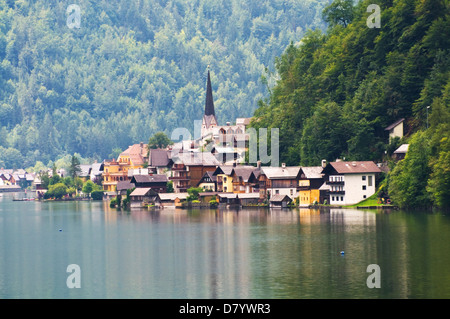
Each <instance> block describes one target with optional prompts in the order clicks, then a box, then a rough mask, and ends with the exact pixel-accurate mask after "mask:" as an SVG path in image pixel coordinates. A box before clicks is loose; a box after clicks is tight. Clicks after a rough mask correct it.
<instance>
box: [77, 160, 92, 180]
mask: <svg viewBox="0 0 450 319" xmlns="http://www.w3.org/2000/svg"><path fill="white" fill-rule="evenodd" d="M79 168H80V171H79V172H78V174H77V175H78V177H79V178H81V179H82V180H83V182H86V181H87V180H88V179H90V178H91V171H92V165H89V164H80V165H79Z"/></svg>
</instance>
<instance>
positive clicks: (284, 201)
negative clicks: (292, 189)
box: [269, 194, 292, 208]
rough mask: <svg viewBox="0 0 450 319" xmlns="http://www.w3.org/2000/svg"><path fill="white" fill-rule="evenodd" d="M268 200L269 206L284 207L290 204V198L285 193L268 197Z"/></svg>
mask: <svg viewBox="0 0 450 319" xmlns="http://www.w3.org/2000/svg"><path fill="white" fill-rule="evenodd" d="M269 202H270V207H271V208H286V207H288V206H289V205H290V204H291V202H292V198H291V197H289V196H288V195H285V194H284V195H281V194H277V195H274V196H273V197H272V198H270V201H269Z"/></svg>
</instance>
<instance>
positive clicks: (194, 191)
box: [186, 187, 203, 202]
mask: <svg viewBox="0 0 450 319" xmlns="http://www.w3.org/2000/svg"><path fill="white" fill-rule="evenodd" d="M187 192H188V194H189V196H188V197H187V198H186V200H187V201H188V202H191V201H194V200H198V194H199V193H201V192H203V189H202V188H201V187H191V188H188V190H187Z"/></svg>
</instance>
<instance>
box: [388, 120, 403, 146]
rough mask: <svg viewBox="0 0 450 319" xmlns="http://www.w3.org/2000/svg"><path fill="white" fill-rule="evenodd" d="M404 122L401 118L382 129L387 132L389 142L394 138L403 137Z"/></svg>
mask: <svg viewBox="0 0 450 319" xmlns="http://www.w3.org/2000/svg"><path fill="white" fill-rule="evenodd" d="M404 120H405V119H404V118H401V119H399V120H397V121H395V122H394V123H392V124H391V125H389V126H388V127H386V128H385V129H384V130H385V131H388V132H389V141H391V140H392V139H393V138H394V137H400V138H402V137H403V121H404Z"/></svg>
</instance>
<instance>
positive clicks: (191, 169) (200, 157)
mask: <svg viewBox="0 0 450 319" xmlns="http://www.w3.org/2000/svg"><path fill="white" fill-rule="evenodd" d="M172 161H173V165H172V176H171V177H169V179H170V180H172V181H173V186H174V189H175V192H178V193H183V192H186V191H187V190H188V189H189V188H190V187H197V185H198V184H199V182H200V180H201V179H202V177H203V176H204V175H205V173H206V172H214V171H215V170H216V167H217V166H218V165H219V164H220V163H219V161H217V159H216V158H215V157H214V155H212V154H211V153H209V152H191V151H189V152H185V151H182V150H172Z"/></svg>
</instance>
